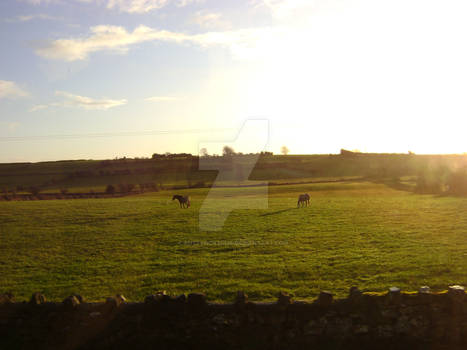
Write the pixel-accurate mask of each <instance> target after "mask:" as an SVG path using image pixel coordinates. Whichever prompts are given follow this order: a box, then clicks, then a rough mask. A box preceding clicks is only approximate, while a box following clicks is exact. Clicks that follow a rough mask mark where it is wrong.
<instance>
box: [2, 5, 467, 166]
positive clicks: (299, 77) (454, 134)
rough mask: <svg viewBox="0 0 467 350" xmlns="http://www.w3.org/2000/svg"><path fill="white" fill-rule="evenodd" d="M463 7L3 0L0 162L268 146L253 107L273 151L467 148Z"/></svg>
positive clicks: (466, 33) (448, 150) (466, 25)
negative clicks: (258, 137)
mask: <svg viewBox="0 0 467 350" xmlns="http://www.w3.org/2000/svg"><path fill="white" fill-rule="evenodd" d="M466 16H467V3H466V2H465V1H463V0H462V1H461V0H457V1H455V0H444V1H439V0H438V1H432V0H423V1H422V0H404V1H401V0H392V1H375V0H3V1H1V2H0V52H1V55H0V162H21V161H44V160H60V159H107V158H115V157H123V156H126V157H148V156H151V155H152V154H153V153H165V152H172V153H175V152H189V153H193V154H197V153H198V150H199V148H200V145H201V144H203V145H205V144H206V143H208V144H209V142H211V141H214V143H212V145H213V146H212V148H211V149H208V152H209V153H211V154H212V153H220V152H221V149H220V148H221V146H222V144H223V143H224V142H225V143H226V144H227V143H229V144H233V145H234V146H235V149H236V150H237V151H241V152H256V151H258V149H256V148H255V147H258V146H257V145H258V143H257V142H253V139H254V138H255V133H254V132H253V133H252V132H251V131H250V133H247V134H248V135H251V136H248V137H240V136H241V133H242V132H241V128H242V126H243V125H245V122H246V121H248V120H250V119H253V120H258V119H260V120H267V121H268V135H269V137H268V141H267V144H266V146H265V149H266V150H269V151H272V152H274V153H279V152H280V149H281V146H283V145H285V146H287V147H288V148H289V149H290V152H291V153H292V154H305V153H338V152H339V150H340V149H341V148H345V149H350V150H356V149H358V150H360V151H364V152H399V153H406V152H408V151H412V152H415V153H463V152H467V138H465V136H464V134H465V129H466V125H467V122H466V116H467V98H466V97H467V94H466V93H467V63H466V62H467V40H466V39H467V21H465V18H466ZM236 139H238V140H239V141H238V142H236ZM249 140H250V141H251V142H250V141H249ZM216 145H217V146H216Z"/></svg>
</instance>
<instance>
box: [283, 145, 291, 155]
mask: <svg viewBox="0 0 467 350" xmlns="http://www.w3.org/2000/svg"><path fill="white" fill-rule="evenodd" d="M289 152H290V150H289V149H288V148H287V146H282V147H281V153H282V154H283V155H284V156H286V155H287V154H289Z"/></svg>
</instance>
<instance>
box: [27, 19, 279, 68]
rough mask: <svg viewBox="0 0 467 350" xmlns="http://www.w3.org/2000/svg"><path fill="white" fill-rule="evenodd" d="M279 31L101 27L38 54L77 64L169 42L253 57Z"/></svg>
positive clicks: (42, 48) (53, 43) (50, 44)
mask: <svg viewBox="0 0 467 350" xmlns="http://www.w3.org/2000/svg"><path fill="white" fill-rule="evenodd" d="M279 31H280V30H277V29H271V28H252V29H241V30H232V31H222V32H207V33H203V34H196V35H190V34H184V33H177V32H170V31H166V30H156V29H152V28H150V27H146V26H139V27H137V28H136V29H135V30H133V32H128V31H127V30H126V29H125V28H123V27H118V26H107V25H100V26H96V27H92V28H91V35H89V36H88V37H85V38H71V39H58V40H54V41H50V42H47V43H46V44H40V45H37V47H36V49H35V52H36V54H37V55H39V56H41V57H44V58H47V59H56V60H64V61H77V60H84V59H86V58H88V56H89V54H91V53H93V52H98V51H114V52H115V51H117V52H120V53H122V52H123V53H125V52H127V51H128V50H129V48H130V47H131V46H133V45H136V44H139V43H143V42H149V41H166V42H173V43H179V44H180V43H191V44H196V45H199V46H201V47H210V46H222V47H226V48H229V49H230V50H231V52H232V54H233V55H234V56H235V57H237V58H252V57H254V56H255V55H257V54H258V53H261V48H262V46H263V45H271V44H273V42H274V40H275V39H277V35H278V34H279ZM258 50H259V51H258Z"/></svg>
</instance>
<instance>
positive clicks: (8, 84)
mask: <svg viewBox="0 0 467 350" xmlns="http://www.w3.org/2000/svg"><path fill="white" fill-rule="evenodd" d="M27 95H28V93H27V92H26V91H25V90H23V89H21V88H20V87H19V86H18V85H17V84H16V83H15V82H13V81H8V80H0V99H1V98H18V97H25V96H27Z"/></svg>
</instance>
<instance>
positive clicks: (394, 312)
mask: <svg viewBox="0 0 467 350" xmlns="http://www.w3.org/2000/svg"><path fill="white" fill-rule="evenodd" d="M466 324H467V295H466V293H465V290H464V287H462V286H451V287H449V289H448V290H447V291H443V292H439V293H432V292H431V291H430V289H429V287H422V288H421V289H420V291H419V292H401V291H400V289H399V288H396V287H392V288H390V289H389V291H388V292H386V293H362V292H361V291H360V290H358V288H356V287H352V288H351V289H350V293H349V296H348V297H347V298H345V299H337V300H334V298H333V295H332V293H330V292H327V291H322V292H321V293H320V294H319V296H318V298H317V299H316V300H315V301H313V302H310V303H307V302H301V301H294V300H293V299H292V296H291V295H288V294H287V293H282V292H281V293H279V296H278V299H277V301H276V302H273V303H260V302H256V303H253V302H250V301H248V297H247V295H246V294H245V293H244V292H238V293H237V297H236V299H235V301H234V302H233V303H231V304H217V303H209V302H207V300H206V297H205V295H204V294H197V293H192V294H189V295H188V296H185V295H184V294H182V295H179V296H176V297H172V296H169V295H167V294H166V293H165V292H158V293H156V294H153V295H149V296H147V297H146V298H145V300H144V302H142V303H130V302H127V301H126V300H125V298H124V297H123V296H122V295H116V296H115V297H110V298H107V300H106V301H105V302H102V303H87V302H86V301H85V300H84V299H83V298H82V297H81V296H80V295H72V296H70V297H67V298H66V299H65V300H63V302H62V303H50V302H47V301H46V298H45V296H44V295H42V294H40V293H34V294H33V295H32V297H31V299H30V301H29V303H26V302H23V303H18V302H15V301H14V297H13V296H12V295H10V294H4V295H0V347H1V348H4V349H7V348H8V349H9V348H22V349H129V348H131V349H134V348H138V349H140V348H141V349H143V348H144V349H154V348H170V349H186V348H192V349H219V348H223V349H246V348H248V349H303V348H326V349H362V348H363V349H376V348H377V349H406V348H407V349H408V348H410V349H426V348H429V349H438V348H443V349H446V348H449V349H463V348H465V346H466V345H467V327H465V325H466Z"/></svg>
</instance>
